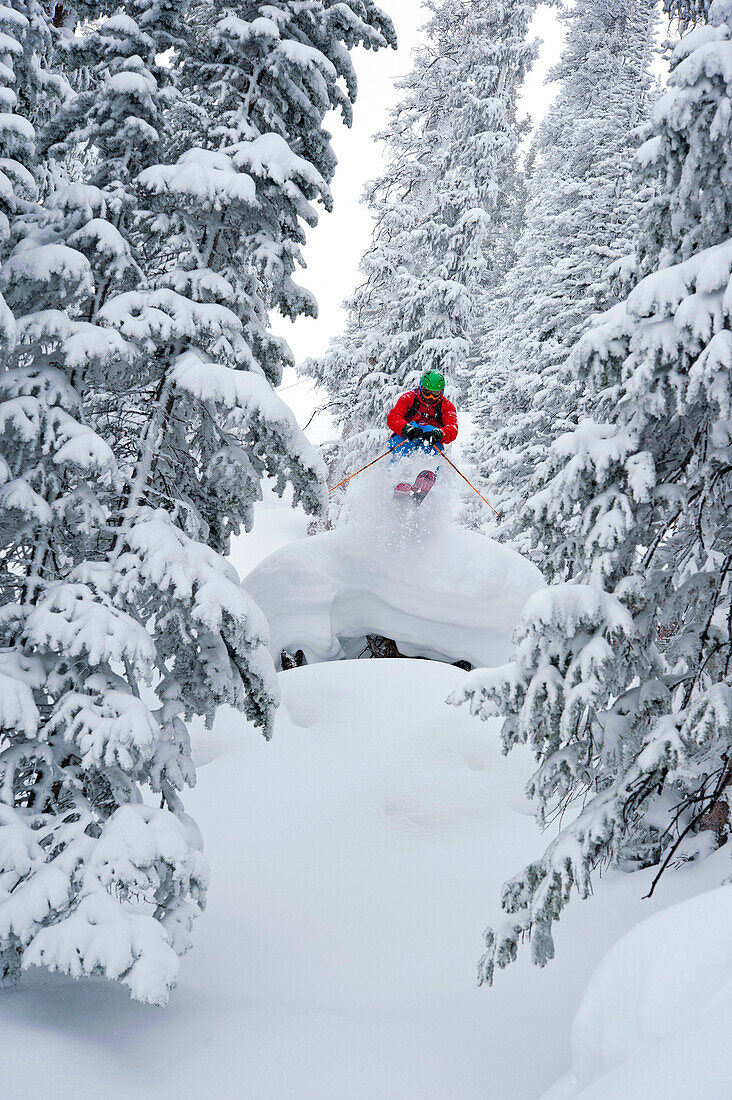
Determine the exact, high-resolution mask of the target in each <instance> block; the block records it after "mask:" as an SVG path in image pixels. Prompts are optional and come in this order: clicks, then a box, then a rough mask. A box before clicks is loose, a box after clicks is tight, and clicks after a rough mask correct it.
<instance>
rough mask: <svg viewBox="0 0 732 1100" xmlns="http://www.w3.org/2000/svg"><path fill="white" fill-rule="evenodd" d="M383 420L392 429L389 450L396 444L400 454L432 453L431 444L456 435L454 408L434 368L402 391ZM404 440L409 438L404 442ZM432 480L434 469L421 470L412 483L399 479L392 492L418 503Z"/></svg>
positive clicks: (440, 443) (437, 444)
mask: <svg viewBox="0 0 732 1100" xmlns="http://www.w3.org/2000/svg"><path fill="white" fill-rule="evenodd" d="M386 423H387V425H388V426H389V427H390V428H391V430H392V432H393V433H394V435H393V436H392V438H391V441H390V446H391V448H392V450H397V448H398V453H399V456H403V455H408V454H412V453H413V452H414V451H417V450H423V451H425V452H426V453H428V454H433V453H434V450H433V448H442V447H446V446H447V445H448V443H452V441H453V440H454V439H457V434H458V422H457V411H456V409H455V406H454V405H453V403H452V402H451V401H448V400H447V398H446V397H445V379H444V378H443V376H442V375H441V374H438V372H437V371H427V372H426V373H425V374H423V375H422V379H421V381H420V384H419V386H418V387H417V389H416V390H410V391H409V392H408V393H403V394H402V396H401V397H400V398H399V400H398V401H397V403H396V405H395V406H394V408H393V409H392V410H391V412H390V413H389V415H388V416H387V418H386ZM405 440H407V441H408V442H406V444H405ZM435 480H436V474H435V472H434V471H433V470H422V472H421V473H420V474H418V475H417V478H416V480H415V482H414V485H408V484H407V483H406V482H402V483H401V484H400V485H397V487H396V488H395V490H394V495H395V496H396V497H400V498H406V497H411V498H412V499H413V500H414V502H415V503H416V504H421V503H422V501H423V500H424V498H425V497H426V496H427V493H428V492H429V491H430V489H431V488H432V486H433V485H434V483H435Z"/></svg>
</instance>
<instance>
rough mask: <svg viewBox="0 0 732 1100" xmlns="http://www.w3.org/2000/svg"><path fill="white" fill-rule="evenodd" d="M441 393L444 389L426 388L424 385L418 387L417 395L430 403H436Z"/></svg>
mask: <svg viewBox="0 0 732 1100" xmlns="http://www.w3.org/2000/svg"><path fill="white" fill-rule="evenodd" d="M443 393H444V390H426V389H425V388H424V386H420V387H419V396H420V397H421V398H422V400H423V401H427V402H428V403H429V404H430V405H436V404H437V402H438V401H439V400H440V398H441V397H442V394H443Z"/></svg>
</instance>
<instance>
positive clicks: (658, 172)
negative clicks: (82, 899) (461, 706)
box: [453, 0, 732, 981]
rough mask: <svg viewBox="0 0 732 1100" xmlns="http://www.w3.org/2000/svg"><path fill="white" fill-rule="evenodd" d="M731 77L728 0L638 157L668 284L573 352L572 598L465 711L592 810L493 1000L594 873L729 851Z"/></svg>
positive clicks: (518, 932)
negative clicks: (576, 381)
mask: <svg viewBox="0 0 732 1100" xmlns="http://www.w3.org/2000/svg"><path fill="white" fill-rule="evenodd" d="M730 66H732V2H730V0H715V2H714V3H713V4H712V6H711V9H710V25H709V26H699V27H697V28H696V29H695V30H693V31H691V32H690V33H689V34H688V35H687V36H686V37H685V38H683V39H682V40H681V42H680V43H679V44H678V45H677V46H676V48H675V51H674V55H673V69H672V72H671V76H670V80H669V88H668V90H667V91H666V92H665V94H664V95H663V96H662V97H661V98H660V100H659V101H658V102H657V104H656V105H655V107H654V109H653V113H652V136H650V137H649V139H648V140H647V141H646V142H645V144H644V145H643V146H642V147H641V149H640V151H639V153H638V162H639V167H640V171H641V175H642V178H643V179H644V180H645V181H646V182H647V184H648V186H649V188H651V189H653V190H655V197H654V198H653V199H652V201H651V202H650V203H649V205H648V207H647V209H646V210H645V211H644V215H643V219H642V224H641V229H642V232H641V236H640V248H639V255H640V257H641V259H642V262H643V265H644V267H645V268H646V269H652V271H651V273H650V274H648V275H647V276H646V277H645V278H643V279H642V280H641V281H640V282H639V283H638V285H637V286H636V287H635V288H634V289H633V290H632V291H631V292H630V293H629V295H628V296H627V298H626V300H625V301H623V302H621V303H619V304H618V305H616V306H615V307H613V308H612V309H611V310H610V311H609V312H607V313H606V314H604V315H602V316H600V317H599V318H598V319H597V320H596V321H595V322H594V323H593V325H592V326H591V327H590V328H589V330H588V332H587V333H586V334H585V335H584V336H583V337H582V338H581V340H580V341H579V343H578V345H577V347H576V349H575V351H574V352H573V355H572V367H573V369H574V370H575V371H576V372H577V375H578V377H579V378H580V379H581V380H582V382H583V383H584V384H585V385H586V386H587V387H588V389H589V392H590V393H591V395H592V398H593V406H594V411H595V413H596V418H595V419H594V420H592V421H590V420H587V421H585V422H583V423H581V424H580V425H579V426H578V427H577V428H576V429H575V430H574V431H572V432H570V433H566V434H564V435H563V436H561V437H560V438H559V439H558V440H557V441H556V442H555V443H554V445H553V448H552V451H551V455H550V460H549V462H550V464H551V468H552V473H553V477H552V478H551V480H550V481H549V483H548V485H546V486H545V487H544V489H542V491H541V492H540V493H539V494H537V495H536V496H535V497H534V498H533V499H532V501H531V502H530V507H531V509H532V512H533V514H534V522H535V523H536V524H538V525H539V526H540V528H541V530H542V535H543V537H544V538H545V540H546V542H547V544H548V545H550V546H552V547H553V551H552V553H553V559H554V560H553V565H554V569H555V571H556V572H557V573H559V574H561V573H563V572H565V573H566V572H568V570H569V568H570V566H571V568H572V571H573V578H574V579H573V581H572V583H562V584H555V585H553V586H551V587H550V588H548V589H547V590H546V591H545V592H542V593H540V594H538V595H537V596H535V597H533V598H532V599H531V600H530V601H529V603H528V605H527V607H526V609H525V612H524V615H523V618H522V622H521V625H520V627H519V630H518V645H517V649H516V652H515V654H514V657H513V660H512V662H511V663H510V664H509V665H507V666H505V667H504V668H502V669H495V670H491V671H490V672H485V671H482V672H476V673H474V674H472V675H471V676H469V677H468V679H467V681H466V684H465V686H464V687H462V688H461V689H460V690H459V691H458V692H457V693H456V696H455V698H454V700H453V701H455V702H469V703H470V705H471V708H472V710H473V711H474V712H475V713H478V714H480V715H482V716H483V717H486V716H488V715H506V716H507V717H506V720H505V723H504V727H503V739H504V745H505V748H506V750H509V749H510V748H511V747H512V746H513V745H515V744H517V743H520V742H528V743H529V745H530V746H531V749H532V751H533V752H534V754H535V756H536V759H537V761H538V764H539V768H538V770H537V772H536V774H535V776H534V778H533V780H532V783H531V787H530V793H531V794H532V795H533V796H534V797H535V798H536V800H537V802H538V807H539V816H540V820H545V819H546V818H547V816H548V815H549V814H550V813H551V812H552V811H553V810H556V809H557V808H561V807H566V806H568V805H569V804H570V803H572V802H575V801H578V804H579V805H581V806H582V809H581V811H580V813H579V814H578V816H576V818H575V819H574V820H573V821H571V822H570V824H568V825H565V826H564V827H562V828H560V831H559V834H558V836H557V837H556V839H555V840H554V841H552V842H551V844H550V845H549V847H548V848H547V850H546V852H545V854H544V855H543V857H542V858H540V859H538V860H537V861H536V862H535V863H533V864H531V865H530V866H529V867H527V868H526V870H525V871H524V872H523V873H522V874H520V875H518V876H517V877H516V878H515V879H513V880H512V881H511V882H509V883H508V884H507V885H506V886H505V888H504V893H503V905H504V908H505V910H506V911H507V913H508V914H509V917H508V920H507V922H506V924H505V925H504V926H503V927H502V928H501V930H500V931H499V930H494V931H490V932H489V933H488V951H487V954H486V956H485V959H484V961H483V976H484V978H485V979H486V980H488V981H490V980H491V979H492V976H493V971H494V967H495V966H496V965H498V966H505V965H506V964H507V963H508V962H509V961H510V960H511V959H512V958H514V957H515V955H516V952H517V946H518V941H519V939H520V938H521V937H522V936H524V935H525V934H528V935H530V938H531V943H532V951H533V956H534V959H535V961H536V962H538V963H539V964H540V965H541V964H544V963H545V962H546V961H547V960H548V959H549V958H551V957H552V955H553V951H554V946H553V940H552V932H551V929H552V924H553V922H554V921H555V920H556V919H557V918H558V917H559V915H560V914H561V912H562V910H563V908H564V907H565V905H566V904H567V903H568V901H569V899H570V897H571V894H572V892H573V888H574V887H576V888H577V890H578V892H579V893H580V895H581V896H583V897H586V896H587V894H588V893H589V892H590V889H591V879H592V872H593V870H595V869H596V868H597V867H598V865H599V864H601V863H608V862H609V863H611V864H614V865H617V866H620V867H623V868H625V869H634V868H636V867H643V866H648V865H656V866H658V867H659V871H658V875H660V874H661V872H662V871H663V870H664V869H665V868H666V867H667V866H668V865H669V863H670V862H672V861H673V860H677V861H682V862H683V861H686V860H690V859H695V858H699V857H702V856H704V855H705V854H707V853H708V852H709V851H710V850H711V849H713V848H714V847H716V845H717V844H718V843H719V842H720V841H723V840H724V839H725V838H726V837H727V836H728V835H729V831H730V824H729V823H730V782H731V780H732V768H731V759H730V744H731V743H730V731H731V730H732V628H731V625H730V624H732V586H731V584H730V581H731V579H732V530H731V528H730V514H731V506H732V478H731V477H730V469H731V467H730V462H729V457H730V446H731V444H732V429H731V427H730V425H731V424H732V304H731V303H732V185H731V183H730V181H731V180H732V140H731V139H732V121H731V120H732V99H731V91H730V84H729V72H730ZM568 521H569V522H568ZM712 823H713V824H714V830H713V831H711V830H710V829H709V826H710V825H711V824H712ZM658 875H657V876H656V880H657V878H658Z"/></svg>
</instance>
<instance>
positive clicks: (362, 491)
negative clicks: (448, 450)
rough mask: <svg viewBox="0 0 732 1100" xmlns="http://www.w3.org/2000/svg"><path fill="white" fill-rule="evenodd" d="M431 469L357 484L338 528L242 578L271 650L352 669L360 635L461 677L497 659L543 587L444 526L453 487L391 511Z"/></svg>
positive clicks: (512, 560) (401, 468)
mask: <svg viewBox="0 0 732 1100" xmlns="http://www.w3.org/2000/svg"><path fill="white" fill-rule="evenodd" d="M438 465H439V463H438V462H437V461H435V460H432V461H431V460H429V459H425V457H424V456H421V457H420V456H415V457H413V458H411V459H409V460H407V461H405V462H399V463H395V464H394V465H391V466H390V465H389V464H388V463H383V464H382V465H381V467H377V468H375V469H374V470H373V471H371V472H369V473H367V474H365V475H362V481H360V482H356V483H354V488H353V489H351V490H350V491H349V494H348V497H347V502H348V522H345V523H343V524H342V525H339V526H338V527H337V529H336V530H335V531H332V532H325V533H323V534H319V535H316V536H314V537H313V538H309V539H306V540H300V541H297V542H293V543H291V544H290V545H286V546H283V547H282V548H281V549H278V550H275V552H274V553H273V554H271V555H270V557H268V558H267V559H266V560H265V561H263V562H262V563H261V564H259V565H257V566H256V567H255V568H254V569H253V570H252V572H251V573H249V575H248V576H247V577H246V578H245V581H244V586H245V588H246V589H247V590H248V591H249V593H250V594H251V595H252V596H253V597H254V599H255V600H256V602H257V603H258V604H259V606H260V607H261V608H262V610H263V611H264V613H265V615H266V617H267V620H268V622H269V627H270V632H271V650H272V655H273V657H274V658H275V660H278V658H279V655H280V653H281V651H282V650H283V649H287V650H291V651H292V650H297V649H302V650H303V651H304V653H305V655H306V657H307V659H308V662H309V663H312V662H314V661H331V660H337V659H341V658H343V657H356V656H358V654H359V653H360V652H362V651H363V650H364V648H365V645H366V641H365V637H366V635H367V634H376V635H383V636H385V637H387V638H391V639H393V640H394V641H395V642H396V643H397V645H398V647H399V650H400V651H401V652H402V653H404V654H405V655H407V656H429V657H434V658H437V659H440V660H446V661H450V662H452V661H460V660H465V661H468V662H470V664H472V665H481V666H482V665H495V664H500V663H502V662H503V661H505V660H507V659H508V656H509V654H510V650H511V636H512V633H513V628H514V626H515V624H516V621H517V620H518V617H519V615H520V613H521V610H522V608H523V606H524V604H525V603H526V600H527V599H528V597H529V596H530V595H531V594H532V593H533V592H535V591H537V589H539V588H541V587H542V586H543V583H544V582H543V579H542V577H541V574H540V572H539V570H538V569H536V567H535V566H533V565H532V564H531V563H530V562H528V561H527V560H526V559H525V558H522V557H521V556H520V555H519V554H517V553H515V552H514V551H513V550H511V549H510V548H508V547H506V546H502V545H501V544H500V543H498V542H495V541H493V540H492V539H488V538H486V537H485V536H484V535H481V534H478V533H477V532H475V531H468V530H466V529H465V528H463V527H460V526H458V525H457V524H456V523H454V522H453V521H452V516H451V510H452V508H453V507H454V506H455V502H456V501H457V500H458V498H459V495H460V493H459V486H457V487H456V485H455V480H454V479H455V477H456V475H455V474H454V473H453V472H452V471H450V470H449V469H442V470H440V471H439V480H438V483H437V486H436V488H435V489H433V490H432V492H431V493H430V494H429V496H428V497H427V499H426V501H425V502H424V504H423V505H422V506H421V507H420V508H418V509H417V508H415V506H414V505H413V503H412V502H411V501H409V500H407V501H395V500H394V499H393V497H392V493H393V486H394V485H395V484H396V483H397V482H398V481H402V480H407V481H413V480H414V477H415V476H416V474H417V473H418V472H419V470H420V469H422V468H425V467H430V466H431V467H433V468H434V467H436V466H438Z"/></svg>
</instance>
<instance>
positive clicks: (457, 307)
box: [305, 0, 535, 472]
mask: <svg viewBox="0 0 732 1100" xmlns="http://www.w3.org/2000/svg"><path fill="white" fill-rule="evenodd" d="M429 7H430V10H431V12H432V15H431V19H430V21H429V23H428V25H427V28H426V30H427V44H426V46H425V47H424V48H422V49H421V50H420V51H419V53H418V54H417V57H416V60H415V65H414V68H413V71H412V72H411V74H410V75H409V76H408V77H407V78H406V79H405V80H404V82H403V84H402V90H403V91H402V97H401V100H400V102H399V104H398V106H397V107H396V108H395V110H394V112H393V114H392V117H391V120H390V124H389V127H388V130H387V131H386V133H385V134H383V135H381V136H382V137H383V139H384V140H385V142H386V147H387V162H386V168H385V170H384V173H383V175H382V176H381V178H380V179H378V180H377V181H376V182H375V183H374V184H372V185H371V186H370V188H369V190H368V193H367V198H368V203H369V206H370V208H371V210H372V212H373V215H374V219H375V225H374V230H373V238H372V243H371V245H370V247H369V249H368V251H367V252H366V254H365V256H364V257H363V260H362V263H361V270H362V272H363V276H364V281H363V283H362V284H361V286H360V287H359V288H358V289H357V290H356V292H355V294H354V295H353V297H352V298H351V299H350V301H349V302H348V303H347V308H348V313H347V324H346V330H345V333H344V335H343V336H342V337H340V338H339V339H337V340H335V341H334V342H333V344H332V346H331V348H330V350H329V352H328V353H327V354H326V355H325V356H324V357H323V358H322V359H320V360H317V361H311V362H309V363H307V364H306V365H305V370H306V371H307V373H309V374H311V375H313V376H314V377H315V378H316V379H317V381H318V382H320V383H321V384H322V385H323V386H324V387H325V389H326V390H327V391H328V393H329V395H330V397H331V399H332V405H331V406H330V409H331V412H332V413H333V414H334V416H335V418H336V420H337V422H338V424H339V427H340V430H341V437H342V455H341V460H340V463H339V468H340V469H344V470H346V471H348V472H350V471H351V470H353V469H355V468H356V466H357V465H359V464H360V463H361V461H362V460H363V459H364V456H365V455H370V456H373V454H374V453H375V452H374V448H375V446H377V445H380V444H381V443H382V442H383V440H384V439H385V438H386V436H385V430H384V424H385V413H386V410H387V409H388V407H389V405H390V404H393V402H394V400H396V398H397V396H398V395H399V394H400V393H403V392H404V390H406V389H408V388H409V387H410V386H413V385H414V384H415V383H416V382H417V381H418V379H419V377H420V375H421V373H422V372H423V371H424V370H427V369H433V370H438V371H441V372H442V373H444V374H446V375H447V377H448V379H449V381H450V382H451V383H452V384H453V385H455V384H457V385H459V386H461V387H463V388H464V387H465V385H466V364H467V362H468V359H469V356H470V351H471V341H472V336H473V328H474V323H475V307H476V302H477V301H478V300H479V297H480V295H481V293H482V292H483V291H484V289H485V288H486V287H487V286H490V285H493V284H494V283H495V282H496V281H497V280H498V278H499V277H500V275H501V274H502V272H503V269H504V267H505V265H506V256H507V254H508V253H509V252H510V247H511V241H510V230H511V228H512V226H513V224H514V221H513V218H512V210H513V203H514V200H515V197H516V194H517V188H516V186H515V171H516V155H517V148H518V142H519V127H518V125H517V122H516V117H515V104H516V97H517V93H518V89H519V88H520V85H521V83H522V81H523V78H524V75H525V73H526V71H527V69H528V67H529V66H530V65H531V62H532V60H533V57H534V54H535V46H534V44H532V43H530V42H528V41H527V36H528V28H529V23H530V20H531V17H532V14H533V11H534V8H535V3H534V2H533V0H526V2H519V3H516V2H507V0H505V2H504V0H490V2H488V3H486V2H484V0H457V2H456V0H438V2H435V3H432V4H430V5H429Z"/></svg>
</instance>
